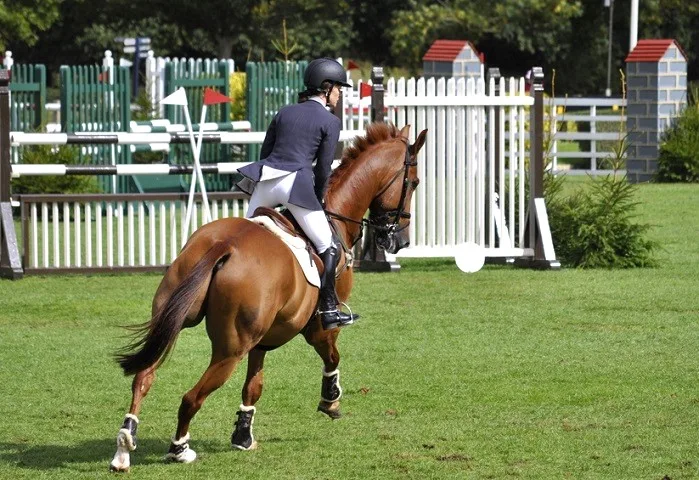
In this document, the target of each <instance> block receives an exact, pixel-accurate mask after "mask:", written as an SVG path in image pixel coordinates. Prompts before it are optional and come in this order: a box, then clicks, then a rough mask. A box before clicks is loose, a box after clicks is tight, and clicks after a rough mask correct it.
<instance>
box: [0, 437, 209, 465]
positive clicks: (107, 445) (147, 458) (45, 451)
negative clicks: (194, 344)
mask: <svg viewBox="0 0 699 480" xmlns="http://www.w3.org/2000/svg"><path fill="white" fill-rule="evenodd" d="M206 443H207V442H201V447H202V448H204V449H208V448H209V447H212V446H214V445H208V446H207V445H206ZM212 443H214V442H212ZM215 443H218V442H215ZM217 446H218V445H216V447H217ZM168 447H169V442H168V441H166V440H157V439H148V438H144V439H140V438H139V439H138V449H137V450H136V451H135V452H133V453H132V462H134V463H137V464H139V465H149V464H155V463H163V460H162V457H163V456H164V455H165V453H166V452H167V449H168ZM214 448H215V447H214ZM114 452H116V442H115V439H114V438H110V439H106V440H89V441H86V442H81V443H76V444H73V445H30V444H26V443H6V442H0V461H2V462H6V463H7V464H9V465H12V466H14V467H16V468H20V469H31V470H54V469H58V468H70V467H71V465H73V464H81V463H104V467H105V469H107V468H108V464H109V462H110V461H111V460H112V457H113V456H114Z"/></svg>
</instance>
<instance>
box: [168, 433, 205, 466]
mask: <svg viewBox="0 0 699 480" xmlns="http://www.w3.org/2000/svg"><path fill="white" fill-rule="evenodd" d="M196 458H197V452H195V451H194V450H192V449H191V448H189V433H187V434H186V435H185V436H184V437H182V438H181V439H179V440H175V439H174V438H173V439H172V443H170V450H168V452H167V454H166V455H165V458H164V460H165V461H167V462H176V463H192V462H193V461H194V460H196Z"/></svg>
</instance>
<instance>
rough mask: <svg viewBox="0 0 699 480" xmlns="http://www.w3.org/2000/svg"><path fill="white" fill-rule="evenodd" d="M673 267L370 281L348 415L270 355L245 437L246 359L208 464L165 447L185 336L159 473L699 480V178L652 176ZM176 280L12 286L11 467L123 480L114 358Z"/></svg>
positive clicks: (171, 386) (193, 370) (17, 473)
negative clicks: (681, 181) (158, 294)
mask: <svg viewBox="0 0 699 480" xmlns="http://www.w3.org/2000/svg"><path fill="white" fill-rule="evenodd" d="M639 200H640V201H641V202H642V205H641V207H640V209H639V220H641V221H643V222H648V223H651V224H653V229H652V230H651V232H650V236H651V237H652V238H653V239H655V240H657V241H659V242H660V243H661V244H662V245H663V250H661V251H660V252H658V259H659V260H660V267H658V268H655V269H640V270H627V271H620V270H616V271H580V270H562V271H558V272H541V271H530V270H520V269H515V268H513V267H506V266H486V268H484V269H483V270H482V271H480V272H478V273H476V274H471V275H466V274H462V273H461V272H459V271H458V270H457V269H456V267H455V266H454V264H453V262H452V261H450V260H412V261H407V260H405V261H403V262H402V264H403V268H402V271H401V272H400V273H399V274H358V275H357V277H356V287H355V290H354V294H353V298H352V307H353V309H354V310H356V311H358V312H360V313H361V314H363V319H362V320H360V322H359V323H358V324H357V325H355V326H352V327H349V328H347V331H345V332H343V334H342V335H341V337H340V342H339V346H340V349H341V354H342V363H341V365H340V369H341V371H342V385H343V388H344V390H345V395H344V397H343V405H342V408H343V413H344V417H343V418H341V419H340V420H337V421H331V420H329V419H327V418H326V417H324V416H323V415H321V414H320V413H318V412H316V411H315V408H316V405H317V402H318V398H319V393H320V379H321V375H320V371H321V362H320V360H319V358H317V356H316V355H315V353H314V352H313V351H312V349H311V348H310V347H308V346H307V345H306V344H305V343H304V342H303V341H302V340H301V339H300V338H297V339H295V340H294V341H292V342H291V343H290V344H289V345H287V346H285V347H284V348H282V349H279V350H277V351H274V352H271V353H270V354H269V355H268V357H267V362H266V370H265V371H266V383H265V392H264V394H263V396H262V399H261V400H260V402H259V403H258V413H257V416H256V419H255V425H254V428H255V435H256V438H257V440H258V441H259V442H260V448H259V449H258V450H256V451H254V452H238V451H232V450H231V448H230V445H229V437H230V433H231V431H232V425H233V422H234V420H235V415H234V414H235V411H236V409H237V406H238V405H239V403H240V388H241V386H242V380H243V377H244V368H239V369H238V371H237V372H236V373H235V374H234V376H233V377H232V379H231V380H230V381H229V382H228V384H226V385H225V386H224V387H223V388H222V389H221V390H219V391H218V392H216V393H215V394H214V395H212V396H211V397H210V398H209V400H208V401H207V403H206V404H205V405H204V408H203V409H202V410H201V411H200V412H199V415H198V416H197V417H196V418H195V420H194V422H193V423H192V427H191V434H192V442H191V445H192V447H193V448H194V449H195V450H197V452H198V454H199V459H198V460H197V462H195V463H193V464H191V465H168V464H163V463H162V462H161V460H160V458H161V457H162V455H163V454H164V453H165V451H166V450H167V447H168V444H169V439H170V436H171V435H172V434H173V433H174V427H175V423H176V411H177V407H178V405H179V401H180V398H181V396H182V394H183V393H184V392H185V391H187V390H188V389H189V388H190V387H191V386H192V385H193V384H194V382H195V381H196V380H197V379H198V378H199V375H200V374H201V372H202V371H203V369H204V367H205V366H206V364H207V362H208V352H209V343H208V340H207V338H206V333H205V330H204V328H203V327H201V326H200V327H198V328H196V329H193V330H190V331H185V332H183V333H182V335H181V336H180V340H179V342H178V344H177V347H176V348H175V351H174V354H173V355H172V357H171V358H170V360H168V362H167V363H166V364H165V365H164V366H163V368H162V369H161V370H160V373H159V377H158V380H157V381H156V383H155V385H154V387H153V389H152V391H151V394H150V395H149V397H148V398H147V399H146V401H145V404H144V410H143V412H142V414H141V415H140V418H141V425H140V427H139V438H140V444H139V448H138V450H136V451H135V452H134V455H133V457H132V461H133V463H134V465H133V467H132V470H131V473H130V474H129V475H130V476H132V477H134V478H136V477H137V478H144V479H165V478H186V479H224V478H225V479H228V478H260V479H276V478H280V479H282V478H283V479H287V478H289V479H311V478H316V479H346V478H347V479H352V478H357V479H360V478H361V479H364V478H382V479H383V478H389V479H393V478H396V479H402V478H440V479H443V478H509V477H515V478H535V479H538V478H545V479H551V478H574V479H581V478H583V479H601V478H602V479H606V478H608V479H658V480H659V479H662V478H664V477H667V478H671V479H673V480H677V479H689V478H698V477H699V383H698V381H697V380H698V379H699V361H698V360H697V352H698V351H699V295H698V294H697V292H699V241H698V239H697V233H699V214H698V213H697V212H699V186H687V185H674V186H668V185H644V186H642V187H641V188H640V190H639ZM159 279H160V278H159V276H157V275H133V276H127V275H124V276H94V277H82V276H75V277H68V276H66V277H43V278H42V277H29V278H25V279H24V280H22V281H18V282H9V281H1V282H0V364H1V365H2V367H1V368H0V385H2V387H1V388H2V392H3V395H2V396H1V397H0V412H2V416H1V417H0V418H2V421H1V424H0V425H1V426H2V432H3V434H2V438H0V478H2V479H33V478H51V479H71V480H73V479H77V478H90V479H93V478H110V477H111V475H112V474H110V473H109V472H108V462H109V461H110V460H111V457H112V455H113V453H114V449H115V448H114V442H115V436H116V433H117V431H118V428H119V426H120V424H121V421H122V419H123V414H124V413H125V412H126V409H127V408H128V402H129V400H130V391H129V390H130V379H128V378H125V377H123V376H122V375H121V373H120V371H119V369H118V368H117V366H116V364H115V363H114V362H113V361H112V360H111V357H110V355H111V353H112V352H113V351H114V350H116V349H117V348H119V347H120V346H122V345H123V343H124V342H125V340H124V338H123V336H122V335H123V331H122V330H121V329H120V328H119V325H123V324H132V323H137V322H142V321H144V320H145V319H146V316H147V315H148V311H149V305H150V301H151V297H152V295H153V292H154V290H155V288H156V286H157V284H158V282H159Z"/></svg>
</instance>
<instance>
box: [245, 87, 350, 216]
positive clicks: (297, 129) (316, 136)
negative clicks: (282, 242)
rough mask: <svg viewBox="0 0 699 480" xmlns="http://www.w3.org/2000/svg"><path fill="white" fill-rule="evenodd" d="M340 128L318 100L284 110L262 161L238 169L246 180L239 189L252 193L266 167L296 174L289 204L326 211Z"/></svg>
mask: <svg viewBox="0 0 699 480" xmlns="http://www.w3.org/2000/svg"><path fill="white" fill-rule="evenodd" d="M340 126H341V124H340V119H339V118H337V117H336V116H335V115H333V114H332V113H330V112H329V111H328V110H326V109H325V107H324V106H323V105H321V104H320V103H318V102H316V101H314V100H307V101H305V102H303V103H297V104H294V105H287V106H285V107H282V109H281V110H279V112H278V113H277V115H276V116H275V117H274V119H273V120H272V122H271V123H270V124H269V128H268V129H267V134H266V135H265V140H264V142H263V143H262V149H261V151H260V161H259V162H254V163H251V164H250V165H246V166H245V167H242V168H240V169H238V171H239V172H240V173H241V174H242V175H243V176H244V177H245V178H244V179H243V181H241V182H240V183H239V184H238V186H239V187H240V188H241V190H243V191H244V192H246V193H248V194H252V191H253V190H254V185H255V184H256V183H257V182H259V181H260V177H261V176H262V167H263V166H268V167H271V168H274V169H277V170H283V171H287V172H296V178H295V180H294V185H293V186H292V188H291V195H290V197H289V203H291V204H293V205H298V206H299V207H303V208H307V209H309V210H322V206H321V201H322V199H323V195H324V194H325V187H326V184H327V182H328V178H329V176H330V170H331V165H332V161H333V158H334V156H335V147H336V146H337V142H338V139H339V138H340ZM314 160H315V161H316V165H315V167H314V166H313V161H314Z"/></svg>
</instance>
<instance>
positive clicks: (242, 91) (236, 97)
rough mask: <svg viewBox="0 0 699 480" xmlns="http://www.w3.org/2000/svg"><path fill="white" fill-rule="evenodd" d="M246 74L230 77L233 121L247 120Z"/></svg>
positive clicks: (238, 73)
mask: <svg viewBox="0 0 699 480" xmlns="http://www.w3.org/2000/svg"><path fill="white" fill-rule="evenodd" d="M246 78H247V77H246V75H245V72H234V73H231V75H230V77H229V83H230V88H231V98H232V99H233V100H232V101H231V121H236V120H247V107H246V93H247V92H246V85H247V84H246V81H247V80H246Z"/></svg>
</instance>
